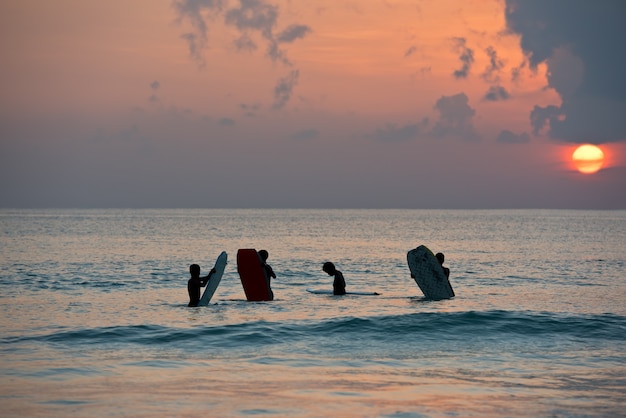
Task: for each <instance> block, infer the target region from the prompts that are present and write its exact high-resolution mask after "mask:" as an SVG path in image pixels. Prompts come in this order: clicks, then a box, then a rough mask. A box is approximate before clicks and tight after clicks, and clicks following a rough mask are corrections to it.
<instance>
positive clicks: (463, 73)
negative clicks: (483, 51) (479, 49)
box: [453, 38, 474, 78]
mask: <svg viewBox="0 0 626 418" xmlns="http://www.w3.org/2000/svg"><path fill="white" fill-rule="evenodd" d="M453 41H454V50H455V51H456V52H458V53H459V54H460V55H459V59H460V60H461V62H462V63H463V66H462V67H461V69H459V70H456V71H454V73H453V74H454V77H455V78H466V77H467V76H468V74H469V72H470V69H471V67H472V64H473V63H474V51H473V50H471V49H470V48H468V47H467V46H466V45H465V43H466V40H465V38H454V39H453Z"/></svg>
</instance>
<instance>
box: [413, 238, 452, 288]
mask: <svg viewBox="0 0 626 418" xmlns="http://www.w3.org/2000/svg"><path fill="white" fill-rule="evenodd" d="M406 258H407V262H408V263H409V269H410V270H411V275H412V276H413V278H414V279H415V283H417V286H418V287H419V288H420V290H421V291H422V292H423V293H424V296H426V298H427V299H433V300H441V299H450V298H453V297H454V290H452V286H451V285H450V281H449V280H448V278H447V277H446V275H445V273H444V272H443V268H442V267H441V264H439V261H438V260H437V258H435V255H434V254H433V253H432V251H430V250H429V249H428V247H426V246H424V245H420V246H419V247H417V248H415V249H414V250H411V251H409V252H408V254H407V256H406Z"/></svg>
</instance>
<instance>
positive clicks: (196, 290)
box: [187, 264, 215, 306]
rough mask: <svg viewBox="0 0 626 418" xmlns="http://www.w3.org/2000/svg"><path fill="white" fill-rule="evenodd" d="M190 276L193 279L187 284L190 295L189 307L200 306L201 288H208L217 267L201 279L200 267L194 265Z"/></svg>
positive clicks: (190, 269) (190, 267)
mask: <svg viewBox="0 0 626 418" xmlns="http://www.w3.org/2000/svg"><path fill="white" fill-rule="evenodd" d="M189 274H190V275H191V278H190V279H189V281H188V282H187V292H188V293H189V305H187V306H198V303H199V302H200V288H201V287H204V286H206V284H207V283H208V282H209V280H210V279H211V276H213V274H215V267H213V268H212V269H211V271H210V272H209V274H208V275H206V276H204V277H200V266H199V265H197V264H192V265H190V266H189Z"/></svg>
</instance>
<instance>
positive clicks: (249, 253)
mask: <svg viewBox="0 0 626 418" xmlns="http://www.w3.org/2000/svg"><path fill="white" fill-rule="evenodd" d="M237 273H239V278H240V279H241V285H242V286H243V291H244V292H245V294H246V299H248V300H249V301H253V302H258V301H264V300H273V299H274V297H273V294H272V290H271V289H270V285H269V279H268V277H267V275H266V273H265V269H264V268H263V262H262V261H261V257H259V253H257V251H256V250H255V249H254V248H242V249H240V250H239V251H237Z"/></svg>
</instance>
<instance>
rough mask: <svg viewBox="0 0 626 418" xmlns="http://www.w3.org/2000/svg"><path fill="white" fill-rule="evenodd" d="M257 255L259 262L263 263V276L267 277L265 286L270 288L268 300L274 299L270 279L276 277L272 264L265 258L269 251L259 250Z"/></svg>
mask: <svg viewBox="0 0 626 418" xmlns="http://www.w3.org/2000/svg"><path fill="white" fill-rule="evenodd" d="M259 257H260V258H261V264H263V268H264V269H265V276H266V277H267V287H268V288H269V290H270V300H274V292H273V291H272V287H271V280H272V279H275V278H276V273H274V269H272V266H270V265H269V264H267V258H268V257H269V253H268V252H267V251H266V250H260V251H259Z"/></svg>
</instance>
